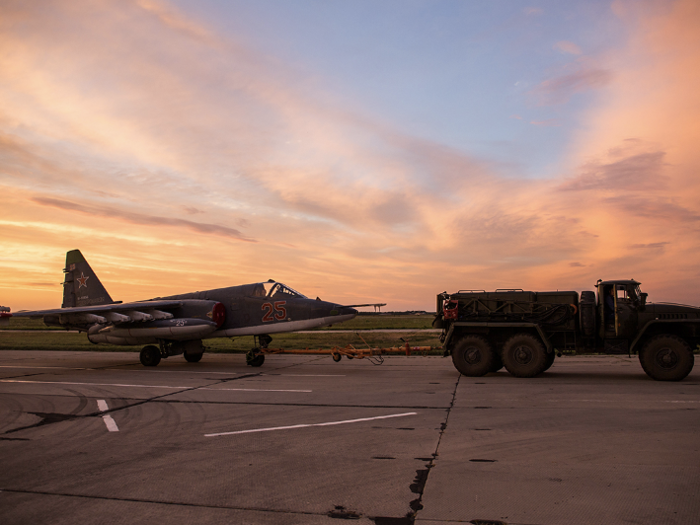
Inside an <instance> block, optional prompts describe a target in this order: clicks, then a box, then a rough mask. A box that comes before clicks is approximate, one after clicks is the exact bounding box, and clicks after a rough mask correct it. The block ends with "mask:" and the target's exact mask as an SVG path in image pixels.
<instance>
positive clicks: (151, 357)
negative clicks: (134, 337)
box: [139, 345, 160, 366]
mask: <svg viewBox="0 0 700 525" xmlns="http://www.w3.org/2000/svg"><path fill="white" fill-rule="evenodd" d="M139 359H140V360H141V364H142V365H143V366H158V363H160V348H158V347H157V346H154V345H148V346H144V347H143V348H142V349H141V353H140V354H139Z"/></svg>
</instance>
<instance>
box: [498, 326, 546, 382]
mask: <svg viewBox="0 0 700 525" xmlns="http://www.w3.org/2000/svg"><path fill="white" fill-rule="evenodd" d="M503 364H504V365H505V366H506V370H508V372H510V373H511V375H513V376H515V377H535V376H536V375H538V374H540V373H541V372H542V371H543V370H544V369H545V366H546V365H547V352H546V351H545V349H544V345H543V344H542V343H541V342H540V341H539V339H537V338H536V337H535V336H532V335H530V334H517V335H514V336H513V337H511V338H510V339H508V340H507V341H506V344H505V345H504V347H503Z"/></svg>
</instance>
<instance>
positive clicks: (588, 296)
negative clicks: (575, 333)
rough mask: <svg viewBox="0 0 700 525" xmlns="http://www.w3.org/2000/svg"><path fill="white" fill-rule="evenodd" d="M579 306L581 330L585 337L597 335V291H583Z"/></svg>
mask: <svg viewBox="0 0 700 525" xmlns="http://www.w3.org/2000/svg"><path fill="white" fill-rule="evenodd" d="M578 307H579V312H580V315H581V318H580V320H581V332H582V333H583V336H584V337H593V336H594V335H595V293H594V292H581V300H580V301H579V303H578Z"/></svg>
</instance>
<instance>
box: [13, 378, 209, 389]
mask: <svg viewBox="0 0 700 525" xmlns="http://www.w3.org/2000/svg"><path fill="white" fill-rule="evenodd" d="M0 383H31V384H41V385H87V386H123V387H130V388H169V389H171V390H179V389H182V388H196V387H192V386H161V385H126V384H121V383H75V382H68V381H20V380H18V379H0Z"/></svg>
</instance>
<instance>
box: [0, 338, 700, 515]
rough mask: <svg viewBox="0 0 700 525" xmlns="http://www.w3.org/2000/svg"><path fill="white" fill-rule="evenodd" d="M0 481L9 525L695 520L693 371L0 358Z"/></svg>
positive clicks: (697, 410)
mask: <svg viewBox="0 0 700 525" xmlns="http://www.w3.org/2000/svg"><path fill="white" fill-rule="evenodd" d="M0 467H1V468H0V522H2V523H3V524H4V525H10V524H25V523H43V524H71V525H74V524H76V523H110V524H111V523H124V524H129V525H133V524H141V523H144V524H145V523H155V522H161V523H168V524H180V523H182V524H185V523H187V524H199V523H206V524H218V523H221V524H224V523H226V524H228V523H236V524H239V523H252V524H296V523H299V524H302V523H303V524H306V523H310V524H321V523H323V524H337V523H338V521H337V520H338V519H347V520H355V522H358V523H368V524H371V523H376V524H378V525H402V524H410V523H414V522H415V523H418V524H422V525H428V524H430V525H437V524H441V525H444V524H446V523H457V522H469V521H472V522H473V523H482V524H494V523H507V524H529V525H550V524H552V525H554V524H556V525H560V524H591V523H605V524H606V525H607V524H630V523H635V524H660V523H667V524H689V523H698V522H700V498H698V494H700V364H698V366H697V367H696V369H695V370H694V371H693V372H692V373H691V375H690V376H689V377H688V378H687V379H686V380H684V381H682V382H680V383H662V382H656V381H653V380H651V379H649V378H648V377H647V376H646V375H645V374H644V372H643V371H642V368H641V366H640V365H639V362H638V360H637V359H636V357H633V358H632V359H629V358H627V357H626V356H579V357H567V356H564V357H562V358H558V359H557V360H556V361H555V363H554V365H553V367H552V368H551V369H550V370H549V371H548V372H547V373H545V374H543V375H542V376H540V377H538V378H535V379H517V378H514V377H511V376H510V375H509V374H507V373H506V372H505V371H502V372H499V373H496V374H490V375H488V376H485V377H482V378H466V377H460V376H459V374H458V373H457V371H456V370H455V369H454V368H453V366H452V362H451V360H450V359H449V358H447V359H443V358H440V357H390V358H387V359H386V361H385V363H384V364H383V365H381V366H373V365H372V364H371V363H369V362H368V361H367V360H366V359H364V360H352V361H349V360H346V359H343V360H342V361H341V362H340V363H334V362H333V361H332V360H331V358H330V357H319V356H310V357H298V356H283V355H269V356H267V357H266V362H265V364H264V365H263V366H262V367H261V368H251V367H247V366H246V365H245V361H244V356H243V355H222V354H205V356H204V359H203V360H202V362H200V363H197V364H189V363H186V362H185V360H184V359H183V358H182V357H171V358H169V359H167V360H164V361H162V362H161V364H160V365H159V366H158V367H157V368H152V369H148V368H144V367H142V366H141V365H140V364H139V362H138V355H137V354H134V353H119V352H116V353H112V352H101V353H87V352H42V351H25V352H20V351H0ZM474 520H483V521H481V522H479V521H474Z"/></svg>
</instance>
